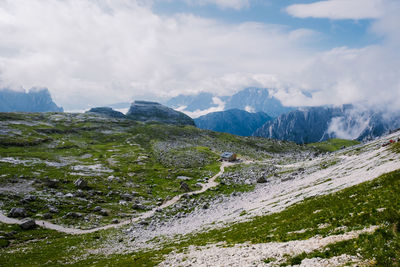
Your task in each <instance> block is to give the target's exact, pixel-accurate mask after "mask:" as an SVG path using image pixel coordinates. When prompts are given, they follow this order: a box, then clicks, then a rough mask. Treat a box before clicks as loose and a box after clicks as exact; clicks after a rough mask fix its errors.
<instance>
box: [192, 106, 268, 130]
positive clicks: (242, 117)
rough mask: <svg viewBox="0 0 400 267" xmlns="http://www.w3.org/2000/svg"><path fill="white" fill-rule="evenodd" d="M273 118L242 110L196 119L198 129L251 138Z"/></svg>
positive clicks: (212, 114)
mask: <svg viewBox="0 0 400 267" xmlns="http://www.w3.org/2000/svg"><path fill="white" fill-rule="evenodd" d="M271 119H272V118H271V117H270V116H268V114H266V113H264V112H257V113H250V112H247V111H244V110H240V109H230V110H226V111H219V112H212V113H209V114H207V115H204V116H200V117H198V118H196V119H194V122H195V124H196V126H197V127H199V128H200V129H207V130H212V131H216V132H223V133H230V134H236V135H241V136H251V135H252V134H253V133H254V131H255V130H257V129H258V128H260V127H261V126H262V125H263V124H264V123H266V122H267V121H269V120H271Z"/></svg>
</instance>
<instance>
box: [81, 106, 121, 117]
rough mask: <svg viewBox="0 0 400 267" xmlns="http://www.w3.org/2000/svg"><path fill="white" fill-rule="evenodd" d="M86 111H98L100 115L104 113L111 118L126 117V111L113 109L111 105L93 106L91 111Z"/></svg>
mask: <svg viewBox="0 0 400 267" xmlns="http://www.w3.org/2000/svg"><path fill="white" fill-rule="evenodd" d="M86 113H96V114H100V115H104V116H107V117H110V118H118V119H123V118H126V116H125V115H124V113H122V112H119V111H116V110H113V109H112V108H109V107H96V108H91V109H90V110H89V111H87V112H86Z"/></svg>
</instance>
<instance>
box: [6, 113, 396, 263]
mask: <svg viewBox="0 0 400 267" xmlns="http://www.w3.org/2000/svg"><path fill="white" fill-rule="evenodd" d="M0 123H1V129H2V132H4V134H2V135H0V143H1V147H0V167H1V174H0V179H1V180H0V182H1V190H0V204H1V206H0V209H1V213H2V216H1V217H0V220H1V221H2V223H0V226H1V227H0V236H2V238H1V239H0V244H1V246H2V249H1V250H0V259H1V261H2V262H5V263H7V264H8V265H16V266H24V262H26V260H27V259H28V260H29V261H30V262H32V264H33V265H40V266H46V265H51V266H57V265H65V264H67V263H68V264H73V265H74V266H87V265H96V266H103V265H104V266H107V265H109V264H110V263H113V264H114V265H116V264H117V265H120V266H123V265H129V266H132V265H133V266H154V265H156V264H160V265H161V266H171V265H172V266H176V265H183V266H189V265H200V266H201V265H210V264H211V265H214V266H216V265H219V266H224V265H228V264H229V262H231V263H232V264H233V263H239V264H243V265H252V264H255V265H266V266H276V265H282V264H286V265H293V264H300V263H301V264H302V265H303V266H312V265H313V264H314V265H315V264H316V263H318V264H322V263H323V262H325V263H326V264H331V265H343V264H346V263H349V262H354V263H362V264H364V263H368V264H369V263H373V262H375V263H377V264H378V265H379V264H383V263H390V264H389V265H395V264H396V257H397V256H396V255H398V254H397V253H398V252H396V251H397V246H398V244H399V240H398V236H397V231H398V230H396V229H397V228H396V227H398V224H399V219H400V217H399V214H398V212H397V210H398V208H399V207H398V205H399V203H398V201H396V199H398V195H397V193H396V192H397V191H396V188H398V187H399V186H400V185H399V182H398V181H399V180H398V177H399V175H400V174H399V172H398V170H399V169H400V159H399V154H398V151H399V149H398V146H399V144H400V143H399V142H394V143H393V144H390V145H389V146H382V145H383V144H386V143H388V142H389V140H396V141H397V140H398V139H399V138H400V132H395V133H392V134H391V135H388V136H384V137H382V138H380V139H376V140H374V141H370V142H367V143H363V144H357V142H355V143H354V142H349V141H340V140H338V141H334V142H333V143H327V144H325V145H322V144H321V145H319V144H311V145H308V146H305V145H297V144H295V143H291V142H286V141H278V140H273V139H265V138H256V137H240V136H234V135H230V134H225V133H217V132H212V131H207V130H201V129H197V128H195V127H193V126H190V125H167V124H163V123H159V122H152V123H143V122H138V121H132V120H129V119H125V118H112V117H108V116H105V115H99V114H93V113H86V114H69V113H42V114H37V113H32V114H28V113H2V114H1V117H0ZM346 146H347V147H346ZM340 148H342V149H340ZM337 149H339V150H337ZM334 150H336V151H334ZM224 151H233V152H235V153H237V154H238V157H239V160H238V161H237V162H233V163H228V162H222V163H221V162H220V161H219V154H221V153H222V152H224ZM327 151H334V152H327ZM13 209H14V213H13ZM16 209H20V210H19V211H20V213H22V215H21V214H18V212H16ZM21 209H22V211H21ZM11 217H15V218H11ZM22 217H29V218H33V219H34V220H35V221H36V224H37V226H36V227H35V228H33V229H29V230H23V229H22V228H21V227H19V226H18V224H20V223H21V222H22V220H23V219H22ZM365 238H367V239H370V240H371V244H367V245H365V244H364V243H365V242H364V243H363V240H365ZM382 238H384V240H386V241H388V242H389V243H387V242H384V243H381V241H380V240H382ZM354 245H357V249H356V250H355V249H354V247H353V246H354ZM372 245H373V246H375V247H376V249H374V250H371V247H370V246H372ZM328 248H329V249H328ZM234 255H236V256H234ZM307 264H308V265H307Z"/></svg>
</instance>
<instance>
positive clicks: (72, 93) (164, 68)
mask: <svg viewBox="0 0 400 267" xmlns="http://www.w3.org/2000/svg"><path fill="white" fill-rule="evenodd" d="M399 12H400V1H398V0H324V1H315V0H286V1H282V0H0V85H1V87H3V88H5V87H7V88H13V89H16V90H21V88H24V89H29V88H31V87H47V88H48V89H49V91H50V92H51V94H52V96H53V99H54V100H55V102H56V103H57V104H58V105H60V106H63V107H64V108H65V109H66V110H77V109H85V108H88V107H93V106H102V105H108V104H113V103H118V102H130V101H132V100H134V99H146V100H163V99H167V98H169V97H173V96H176V95H179V94H196V93H198V92H212V93H214V94H216V95H232V94H233V93H235V92H237V91H239V90H241V89H244V88H246V87H262V88H270V89H271V93H272V94H273V95H274V96H275V97H277V98H279V99H280V100H281V101H282V103H283V104H285V105H293V106H310V105H314V106H315V105H340V104H346V103H362V104H363V105H366V106H373V107H380V108H384V109H390V110H399V109H400V105H399V104H398V99H400V53H399V48H400V27H398V25H400V16H398V14H399Z"/></svg>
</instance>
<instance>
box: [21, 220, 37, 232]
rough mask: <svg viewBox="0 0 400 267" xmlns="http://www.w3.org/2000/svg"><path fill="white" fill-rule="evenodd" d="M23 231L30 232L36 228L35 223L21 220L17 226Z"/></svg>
mask: <svg viewBox="0 0 400 267" xmlns="http://www.w3.org/2000/svg"><path fill="white" fill-rule="evenodd" d="M19 226H20V227H21V228H22V229H23V230H30V229H33V228H35V227H36V222H35V220H34V219H31V218H25V219H23V220H22V222H21V224H20V225H19Z"/></svg>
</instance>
